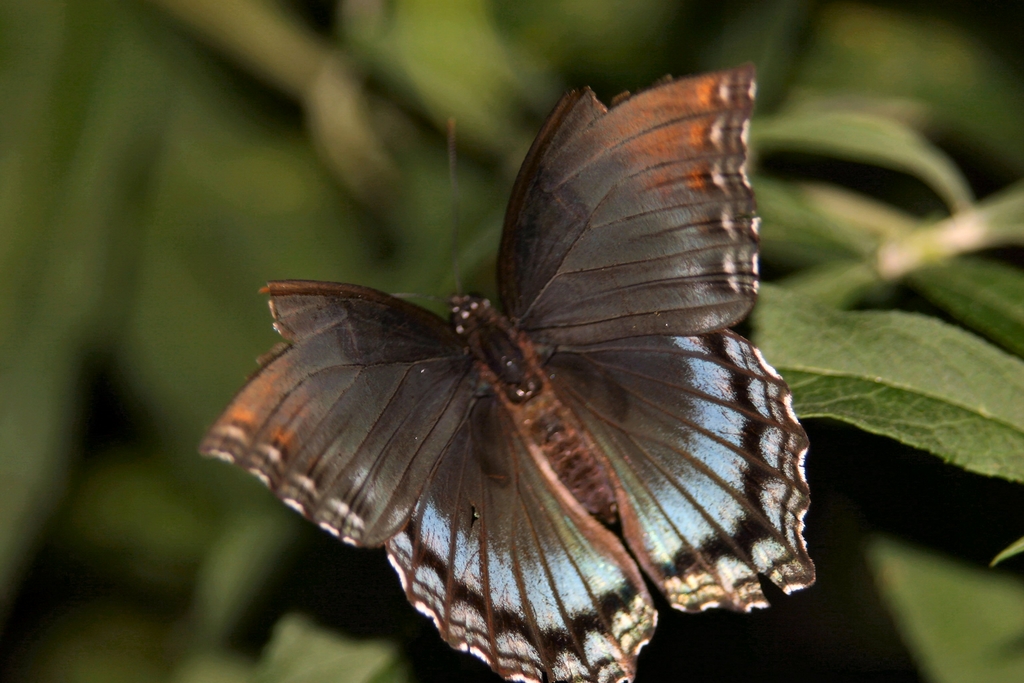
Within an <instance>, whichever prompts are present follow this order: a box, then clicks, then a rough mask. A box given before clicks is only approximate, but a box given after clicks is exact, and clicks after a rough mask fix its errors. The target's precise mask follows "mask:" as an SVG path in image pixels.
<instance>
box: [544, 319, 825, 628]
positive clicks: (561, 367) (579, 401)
mask: <svg viewBox="0 0 1024 683" xmlns="http://www.w3.org/2000/svg"><path fill="white" fill-rule="evenodd" d="M547 368H548V370H549V372H550V374H551V376H552V384H553V385H554V387H555V391H556V393H557V394H558V395H559V396H560V397H561V398H562V400H564V401H565V402H566V403H568V404H569V405H570V406H571V407H572V409H573V411H574V412H575V413H576V414H577V415H578V416H579V418H580V420H581V421H582V422H583V424H584V425H585V426H586V428H587V430H588V432H589V434H590V436H591V437H592V438H593V440H594V442H595V444H596V445H597V446H598V448H599V449H600V450H601V452H602V453H603V454H604V455H605V457H606V458H607V462H608V463H609V465H610V467H611V469H612V471H613V472H614V474H615V478H616V479H617V480H618V484H619V487H620V488H619V491H618V497H619V514H620V517H621V520H622V528H623V532H624V536H625V538H626V542H627V544H628V545H629V548H630V550H632V551H633V554H634V556H636V557H637V559H638V560H639V562H640V564H641V566H642V567H643V568H644V571H645V572H646V573H647V575H648V576H650V577H651V578H652V579H653V580H654V581H655V583H657V584H658V586H659V587H660V588H661V590H662V592H663V593H664V594H665V596H666V597H667V598H668V600H669V602H670V603H672V604H673V605H674V606H675V607H677V608H679V609H682V610H685V611H700V610H704V609H707V608H709V607H725V608H729V609H733V610H739V611H749V610H750V609H751V608H753V607H765V606H767V603H766V601H765V599H764V595H763V593H762V591H761V587H760V584H759V582H758V579H757V575H758V574H759V573H760V574H764V575H765V576H767V577H768V578H769V579H771V580H772V582H774V583H775V584H776V585H778V586H779V587H780V588H782V589H783V590H784V591H786V592H787V593H788V592H791V591H793V590H797V589H800V588H803V587H805V586H807V585H809V584H811V583H813V581H814V565H813V563H812V562H811V560H810V558H809V557H808V555H807V551H806V549H805V547H804V539H803V533H802V532H803V519H804V514H805V513H806V511H807V506H808V504H809V494H808V488H807V482H806V479H805V478H804V471H803V461H804V455H805V454H806V452H807V437H806V435H805V434H804V431H803V429H802V428H801V426H800V424H799V423H798V422H797V419H796V416H795V415H794V414H793V410H792V407H791V399H790V392H789V389H788V388H787V386H786V384H785V383H784V382H783V380H782V378H781V377H779V375H778V374H777V373H776V372H775V371H774V370H773V369H772V368H771V367H770V366H769V365H768V364H767V363H766V362H765V361H764V359H763V358H762V357H761V354H760V353H759V352H758V351H757V349H756V348H755V347H754V346H753V345H752V344H751V343H750V342H749V341H747V340H746V339H744V338H743V337H740V336H739V335H737V334H734V333H732V332H728V331H727V332H718V333H712V334H707V335H702V336H698V337H667V336H648V337H634V338H627V339H621V340H616V341H608V342H601V343H597V344H589V345H577V346H571V347H564V348H562V349H559V351H558V352H557V353H555V355H554V356H552V358H551V359H550V361H549V362H548V364H547Z"/></svg>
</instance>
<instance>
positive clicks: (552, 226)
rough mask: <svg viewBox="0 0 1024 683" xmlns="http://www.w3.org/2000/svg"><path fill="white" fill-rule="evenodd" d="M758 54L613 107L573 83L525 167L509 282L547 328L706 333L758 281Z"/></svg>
mask: <svg viewBox="0 0 1024 683" xmlns="http://www.w3.org/2000/svg"><path fill="white" fill-rule="evenodd" d="M753 79H754V69H753V66H752V65H747V66H744V67H740V68H738V69H733V70H730V71H721V72H717V73H711V74H705V75H701V76H694V77H691V78H684V79H679V80H674V81H669V82H666V83H662V84H660V85H656V86H654V87H652V88H650V89H648V90H645V91H642V92H640V93H637V94H635V95H633V96H631V97H629V98H628V99H626V100H624V101H621V102H619V103H617V104H615V105H614V106H612V107H611V108H610V109H607V108H606V107H605V106H604V105H602V104H601V103H600V102H599V101H598V100H597V98H596V97H595V96H594V94H593V93H592V92H591V91H590V90H583V91H577V92H572V93H569V94H568V95H566V96H565V97H564V98H563V99H562V101H561V102H560V103H559V104H558V106H557V107H556V109H555V111H554V112H553V113H552V114H551V116H550V117H549V118H548V120H547V122H546V123H545V125H544V128H543V129H542V130H541V133H540V135H539V136H538V137H537V140H536V142H534V145H533V148H532V149H531V150H530V152H529V154H528V155H527V158H526V160H525V161H524V163H523V166H522V169H521V170H520V172H519V177H518V178H517V179H516V183H515V187H514V188H513V192H512V199H511V201H510V202H509V207H508V213H507V215H506V219H505V231H504V236H503V239H502V244H501V255H500V258H499V264H500V266H499V283H500V289H501V298H502V303H503V304H504V307H505V311H506V313H507V314H508V315H509V316H510V317H511V318H512V319H513V320H514V321H516V323H517V325H518V327H519V328H520V329H524V330H527V331H529V332H530V333H531V335H532V337H533V339H534V340H536V341H540V342H546V343H551V344H571V343H580V342H589V341H594V340H597V339H611V338H617V337H623V336H634V335H643V334H666V333H667V334H683V335H693V334H702V333H704V332H709V331H712V330H717V329H722V328H724V327H728V326H729V325H732V324H734V323H736V322H738V321H739V320H741V319H743V318H744V317H745V316H746V315H747V313H748V312H749V310H750V308H751V307H752V306H753V303H754V299H755V295H756V291H757V243H758V240H757V219H756V218H755V217H754V197H753V193H752V192H751V189H750V185H749V183H748V182H747V179H746V175H745V173H744V163H745V160H746V130H747V125H748V121H749V118H750V112H751V109H752V106H753V92H754V80H753Z"/></svg>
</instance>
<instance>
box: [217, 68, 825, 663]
mask: <svg viewBox="0 0 1024 683" xmlns="http://www.w3.org/2000/svg"><path fill="white" fill-rule="evenodd" d="M754 89H755V85H754V69H753V66H751V65H747V66H743V67H739V68H736V69H732V70H727V71H720V72H717V73H709V74H704V75H698V76H693V77H689V78H681V79H676V80H665V81H662V82H660V83H658V84H656V85H654V86H652V87H651V88H649V89H647V90H643V91H640V92H638V93H636V94H632V95H629V94H624V95H622V96H620V97H618V98H616V100H615V101H613V104H612V106H610V107H606V106H605V105H603V104H602V103H601V102H600V101H599V100H598V99H597V97H596V96H595V95H594V94H593V92H591V91H590V90H589V89H583V90H576V91H572V92H569V93H568V94H566V95H565V96H564V97H563V98H562V99H561V101H560V102H559V103H558V104H557V106H556V107H555V109H554V111H553V112H552V113H551V115H550V116H549V117H548V119H547V121H546V123H545V124H544V126H543V128H542V129H541V131H540V133H539V135H538V136H537V139H536V141H535V142H534V143H533V146H532V148H531V149H530V151H529V153H528V154H527V156H526V159H525V161H524V162H523V165H522V168H521V170H520V172H519V175H518V177H517V179H516V182H515V185H514V187H513V191H512V197H511V200H510V202H509V205H508V211H507V215H506V219H505V224H504V233H503V236H502V241H501V248H500V252H499V259H498V283H499V291H500V296H501V305H502V310H503V312H500V311H499V310H498V309H497V307H495V306H493V305H492V304H491V303H490V302H488V301H487V300H486V299H483V298H480V297H477V296H470V295H456V296H453V297H452V298H451V299H450V300H449V303H450V311H451V316H450V320H449V321H447V322H446V321H444V320H442V319H441V318H440V317H438V316H436V315H434V314H433V313H430V312H428V311H427V310H425V309H423V308H420V307H418V306H416V305H414V304H411V303H409V302H407V301H405V300H402V299H398V298H395V297H393V296H390V295H388V294H385V293H383V292H380V291H377V290H374V289H370V288H367V287H361V286H358V285H351V284H334V283H327V282H312V281H298V280H289V281H280V282H271V283H269V284H268V285H267V287H266V289H265V290H264V291H265V292H267V293H269V296H270V308H271V312H272V314H273V318H274V327H275V329H276V330H277V331H278V332H279V333H280V334H281V335H282V336H283V337H284V338H285V340H287V342H288V343H287V345H286V346H285V347H284V348H283V349H282V350H279V351H277V352H276V353H274V354H272V356H271V357H270V358H269V359H266V360H264V361H263V364H262V366H261V368H260V369H259V370H258V371H257V373H256V374H255V375H254V376H253V377H252V378H251V379H250V380H249V382H248V384H246V385H245V387H244V388H243V389H242V390H241V391H240V392H239V393H238V394H237V395H236V396H235V398H234V400H233V401H232V402H231V404H230V405H229V407H228V408H227V410H226V411H225V412H224V414H223V415H222V416H221V417H220V419H218V420H217V422H216V423H215V424H214V425H213V427H212V428H211V429H210V430H209V433H208V434H207V435H206V437H205V439H204V440H203V442H202V444H201V447H200V449H201V451H202V452H203V453H205V454H208V455H212V456H216V457H220V458H222V459H224V460H227V461H230V462H233V463H237V464H238V465H241V466H242V467H244V468H246V469H247V470H249V471H250V472H252V473H254V474H255V475H256V476H257V477H259V478H260V479H261V480H262V481H263V482H264V483H265V484H266V485H267V486H268V487H269V488H270V489H271V490H272V491H273V492H274V493H275V494H277V496H279V497H280V498H281V499H282V500H283V501H284V502H285V503H286V504H288V505H289V506H291V507H292V508H294V509H296V510H298V511H299V512H300V513H302V514H303V515H305V516H306V517H308V518H309V519H310V520H312V521H314V522H316V523H317V524H319V525H320V526H321V527H322V528H324V529H325V530H327V531H328V532H330V533H331V534H333V535H335V536H337V537H338V538H340V539H341V540H342V541H344V542H346V543H349V544H351V545H356V546H369V547H373V546H381V545H383V546H384V547H385V548H386V550H387V555H388V558H389V559H390V561H391V564H392V565H393V566H394V568H395V570H396V571H397V573H398V576H399V578H400V580H401V583H402V586H403V588H404V590H405V593H406V595H407V597H408V599H409V601H410V602H411V603H412V604H413V605H414V606H415V607H416V608H417V609H418V610H419V611H421V612H423V613H424V614H426V615H428V616H429V617H430V618H431V619H433V621H434V623H435V624H436V625H437V628H438V630H439V631H440V633H441V636H442V637H443V638H444V639H445V640H446V641H448V643H450V644H451V645H452V646H453V647H455V648H458V649H460V650H463V651H468V652H471V653H473V654H475V655H476V656H478V657H480V658H481V659H483V660H484V661H485V662H487V663H488V664H489V665H490V666H491V668H492V669H494V671H496V672H497V673H498V674H500V675H501V676H504V677H505V678H508V679H515V680H521V681H534V682H537V683H540V681H542V680H544V679H545V677H546V680H547V681H579V682H582V681H587V682H592V683H598V682H600V683H604V682H607V681H624V680H625V681H628V680H632V678H633V676H634V675H635V672H636V659H637V654H638V653H639V651H640V649H641V648H642V647H643V646H644V645H645V644H646V643H647V642H648V641H649V640H650V638H651V636H652V635H653V633H654V630H655V625H656V623H657V617H658V614H657V611H656V610H655V608H654V606H653V603H652V599H651V596H650V594H649V593H648V590H647V588H646V586H645V583H644V579H643V577H642V576H641V571H643V573H645V574H646V575H647V577H648V578H649V579H650V580H651V582H652V583H653V584H654V585H656V586H657V588H658V590H660V591H661V592H662V593H663V594H664V596H665V598H667V600H668V602H669V603H670V604H671V605H672V606H673V607H676V608H678V609H680V610H683V611H686V612H698V611H702V610H705V609H708V608H711V607H722V608H727V609H731V610H737V611H741V612H742V611H750V610H751V609H752V608H754V607H765V606H767V602H766V600H765V597H764V594H763V593H762V590H761V585H760V582H759V579H758V575H759V574H763V575H765V576H766V577H767V578H768V579H770V580H771V581H772V582H774V583H775V584H776V585H778V586H779V587H780V588H782V590H784V591H786V592H787V593H789V592H792V591H794V590H797V589H800V588H803V587H805V586H808V585H809V584H811V583H812V582H813V581H814V565H813V564H812V562H811V559H810V558H809V556H808V554H807V551H806V548H805V543H804V539H803V520H804V515H805V513H806V511H807V507H808V504H809V492H808V487H807V482H806V480H805V477H804V471H803V461H804V457H805V454H806V452H807V447H808V441H807V437H806V435H805V433H804V431H803V429H802V428H801V426H800V424H799V422H798V421H797V417H796V415H795V414H794V412H793V408H792V401H791V395H790V392H789V389H788V387H787V386H786V384H785V382H784V381H783V379H782V378H781V377H780V376H779V375H778V374H777V373H776V372H775V371H774V370H773V369H772V368H771V366H770V365H768V363H767V362H766V361H765V359H764V358H763V357H762V356H761V354H760V352H759V351H758V350H757V348H755V347H754V346H753V344H751V343H750V342H749V341H747V340H746V339H744V338H743V337H741V336H739V335H738V334H735V333H733V332H731V331H730V330H728V329H727V328H728V327H729V326H731V325H734V324H735V323H737V322H739V321H741V320H742V319H743V318H744V317H745V316H746V315H747V313H748V312H749V311H750V309H751V307H752V306H753V305H754V301H755V299H756V294H757V287H758V269H757V249H758V218H757V217H756V216H755V205H754V195H753V192H752V190H751V187H750V183H749V181H748V179H747V176H746V173H745V163H746V147H747V145H746V141H747V131H748V128H749V121H750V114H751V110H752V107H753V98H754ZM627 549H628V550H627ZM634 558H635V559H634Z"/></svg>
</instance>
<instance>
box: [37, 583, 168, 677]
mask: <svg viewBox="0 0 1024 683" xmlns="http://www.w3.org/2000/svg"><path fill="white" fill-rule="evenodd" d="M169 631H170V629H169V626H168V624H167V623H166V622H164V621H162V620H160V619H159V618H157V617H154V616H152V615H150V614H146V613H145V612H143V611H141V610H136V609H134V608H133V607H131V606H127V605H124V604H121V603H116V602H108V601H99V600H98V601H95V602H87V603H85V604H83V605H79V606H75V607H74V608H72V609H71V610H70V612H68V613H67V614H64V615H61V616H60V617H59V618H58V619H56V620H54V621H51V622H50V623H49V624H47V626H46V628H45V630H44V631H43V632H42V633H40V634H39V635H38V636H37V637H36V639H35V642H34V643H33V647H32V650H31V651H30V652H29V653H27V656H25V658H24V660H23V666H24V667H25V670H24V671H23V676H24V677H23V679H22V680H26V681H34V682H35V683H92V682H93V681H96V682H99V681H103V682H104V683H164V681H166V676H167V672H166V651H167V641H168V636H169V635H170V633H169Z"/></svg>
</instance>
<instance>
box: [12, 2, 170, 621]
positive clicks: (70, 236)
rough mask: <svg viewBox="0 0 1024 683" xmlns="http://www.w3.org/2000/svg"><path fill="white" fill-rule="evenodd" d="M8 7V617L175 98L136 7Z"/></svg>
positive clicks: (119, 294)
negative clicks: (88, 353) (169, 101)
mask: <svg viewBox="0 0 1024 683" xmlns="http://www.w3.org/2000/svg"><path fill="white" fill-rule="evenodd" d="M0 12H2V14H0V26H3V31H4V38H5V43H4V60H3V63H2V65H0V69H2V76H0V88H2V89H3V94H2V96H0V101H2V102H3V103H4V106H3V107H0V111H2V112H3V113H2V114H0V116H2V118H3V122H4V124H5V125H4V126H2V128H3V130H2V132H0V136H2V137H0V140H2V142H0V145H2V146H0V177H2V181H3V182H2V183H0V184H2V185H3V186H4V187H3V189H2V190H0V224H2V225H3V229H2V230H0V244H2V246H0V282H2V284H3V286H4V289H5V291H6V292H7V296H5V297H4V298H3V299H4V300H3V302H2V303H0V314H2V315H3V318H4V320H5V324H4V326H3V329H2V331H0V357H2V358H3V359H4V360H3V363H2V365H0V612H3V611H4V610H5V609H6V607H7V605H6V602H7V595H6V592H7V590H8V585H9V583H10V582H11V581H12V580H13V578H14V577H15V576H16V574H17V572H18V570H19V568H20V566H21V562H22V558H23V557H24V555H25V552H26V551H27V550H28V548H29V547H30V545H31V544H32V542H33V538H34V536H35V534H36V532H37V530H38V529H39V528H40V526H41V524H42V523H43V522H44V521H45V518H46V516H47V515H48V514H49V513H50V509H51V507H52V505H53V502H54V499H55V497H56V494H57V493H58V491H59V490H60V487H61V486H62V484H63V477H64V470H65V462H66V457H67V454H68V453H69V450H70V443H69V438H70V436H71V435H70V429H69V428H70V427H71V426H72V425H73V421H72V419H73V415H74V400H75V399H76V398H77V396H75V395H73V391H74V388H75V387H76V383H75V380H76V378H77V375H78V372H79V370H78V367H77V363H78V361H79V359H80V356H81V352H82V351H81V350H82V347H83V346H84V345H85V344H86V343H87V342H89V341H93V342H95V341H96V339H97V337H99V336H101V335H105V334H115V333H116V329H117V326H118V325H119V324H120V322H121V320H122V319H123V314H124V308H125V304H126V300H127V298H128V293H127V292H126V291H124V289H123V288H121V287H119V286H118V285H120V284H121V282H120V281H119V279H118V278H117V272H116V271H117V267H118V266H120V265H121V264H122V263H123V259H125V258H127V257H130V255H131V251H132V248H133V245H134V241H133V240H132V239H130V236H131V234H132V228H133V227H134V226H133V223H134V221H135V220H136V219H137V217H138V211H139V210H140V205H141V201H140V197H139V194H140V188H139V184H140V183H139V179H140V177H142V178H144V177H145V176H146V174H147V171H148V169H149V168H150V166H151V163H152V160H153V157H154V152H155V149H156V143H157V141H158V136H159V132H160V130H161V124H162V123H163V121H164V118H163V116H164V111H165V107H164V104H165V100H164V97H163V91H162V88H161V86H160V85H159V84H160V82H161V80H162V77H163V74H162V73H161V71H160V68H159V64H158V63H157V62H156V60H154V58H153V55H152V53H151V52H150V51H148V50H147V49H146V46H145V45H144V43H143V42H142V40H141V39H140V36H139V31H138V26H137V24H136V23H135V21H134V15H133V14H131V13H117V12H113V11H112V8H111V6H110V4H109V3H107V2H103V1H102V0H94V1H91V2H81V3H73V4H72V5H57V4H50V3H28V2H13V3H5V4H4V5H3V7H2V8H0ZM24 36H33V38H32V39H31V40H30V41H28V42H23V41H22V37H24ZM8 38H9V39H10V40H9V42H7V39H8Z"/></svg>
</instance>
